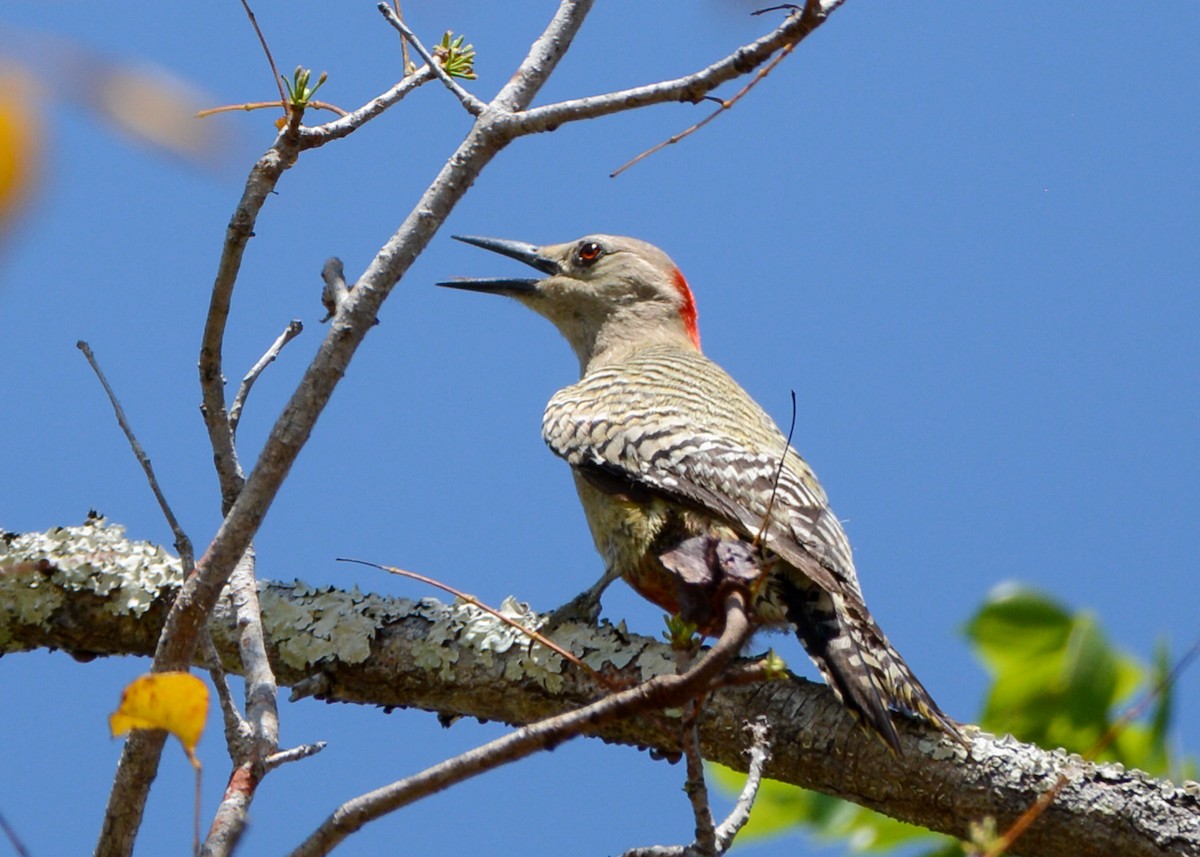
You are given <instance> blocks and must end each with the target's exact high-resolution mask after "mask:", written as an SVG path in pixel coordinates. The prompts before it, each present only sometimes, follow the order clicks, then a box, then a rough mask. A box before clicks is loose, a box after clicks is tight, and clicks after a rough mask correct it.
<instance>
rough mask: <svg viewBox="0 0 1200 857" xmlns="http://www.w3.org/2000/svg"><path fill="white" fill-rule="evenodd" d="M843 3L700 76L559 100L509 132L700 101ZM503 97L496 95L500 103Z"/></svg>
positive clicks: (784, 27) (787, 25)
mask: <svg viewBox="0 0 1200 857" xmlns="http://www.w3.org/2000/svg"><path fill="white" fill-rule="evenodd" d="M837 5H840V3H831V4H830V5H829V6H827V7H824V8H823V10H822V11H821V12H820V14H817V15H815V16H812V17H811V18H810V17H807V16H805V15H804V14H803V13H796V14H793V15H789V16H788V17H787V19H786V20H785V21H784V22H783V23H782V24H781V25H780V26H778V27H777V28H776V29H775V30H773V31H772V32H770V33H768V34H767V35H765V36H763V37H761V38H759V39H757V40H756V41H754V42H751V43H750V44H748V45H745V46H743V47H740V48H738V49H737V50H736V51H734V52H733V53H731V54H730V55H729V56H727V57H725V58H723V59H720V60H718V61H717V62H715V63H713V64H712V65H710V66H708V67H707V68H705V69H702V70H700V71H698V72H694V73H692V74H689V75H686V76H684V77H678V78H675V79H673V80H665V81H662V82H660V83H652V84H648V85H645V86H637V87H633V88H632V89H624V90H620V91H618V92H609V93H605V94H604V95H591V96H587V97H585V98H574V99H569V100H567V101H559V102H556V103H554V104H547V105H544V106H542V107H534V108H532V109H529V110H524V111H521V112H519V113H515V114H513V115H511V116H506V117H504V121H505V125H506V126H508V127H506V130H507V131H508V132H509V133H512V134H514V135H519V134H530V133H535V132H540V131H549V130H551V129H553V128H557V127H559V126H560V125H562V124H564V123H566V122H576V121H579V120H581V119H591V118H593V117H596V116H607V115H610V114H613V113H620V112H623V111H626V110H632V109H636V108H638V107H645V106H646V105H649V104H664V103H667V102H674V101H700V100H701V99H703V98H704V97H705V96H706V95H707V94H708V93H709V92H711V91H712V90H714V89H716V88H717V87H718V86H720V85H721V84H722V83H725V82H727V81H730V80H733V79H734V78H737V77H741V76H743V75H745V74H748V73H749V71H750V70H752V69H754V68H757V67H758V66H760V65H762V64H763V63H764V62H766V61H767V60H769V59H770V58H771V57H772V56H774V54H775V52H776V51H778V50H780V49H781V48H783V47H784V46H786V45H789V44H798V43H799V42H801V41H803V40H804V39H805V38H806V37H807V36H808V35H809V34H811V33H812V32H813V31H814V30H816V29H817V28H818V27H819V26H820V25H821V24H822V23H824V21H825V19H826V18H827V17H828V15H829V13H830V12H831V11H832V10H833V9H834V8H836V6H837ZM499 98H500V96H497V100H499Z"/></svg>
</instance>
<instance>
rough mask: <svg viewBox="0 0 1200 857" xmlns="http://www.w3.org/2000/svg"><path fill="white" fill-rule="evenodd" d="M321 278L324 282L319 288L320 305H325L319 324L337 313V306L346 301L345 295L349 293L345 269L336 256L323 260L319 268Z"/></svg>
mask: <svg viewBox="0 0 1200 857" xmlns="http://www.w3.org/2000/svg"><path fill="white" fill-rule="evenodd" d="M321 279H322V280H324V282H325V287H324V288H322V289H321V305H322V306H324V307H325V317H324V318H322V319H321V324H324V323H325V322H327V321H329V319H331V318H333V317H334V316H335V315H337V311H338V308H339V307H341V305H342V304H344V303H345V302H346V296H347V295H348V294H350V287H349V286H347V285H346V269H345V267H344V266H343V264H342V260H341V259H339V258H338V257H337V256H330V257H329V258H328V259H326V260H325V264H324V266H322V268H321Z"/></svg>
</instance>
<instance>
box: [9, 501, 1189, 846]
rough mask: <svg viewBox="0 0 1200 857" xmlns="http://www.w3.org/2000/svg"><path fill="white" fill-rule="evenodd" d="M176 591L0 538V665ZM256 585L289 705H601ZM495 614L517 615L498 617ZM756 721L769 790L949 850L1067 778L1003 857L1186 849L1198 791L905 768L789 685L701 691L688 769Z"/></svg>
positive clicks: (660, 735) (613, 662) (476, 655)
mask: <svg viewBox="0 0 1200 857" xmlns="http://www.w3.org/2000/svg"><path fill="white" fill-rule="evenodd" d="M178 586H179V566H178V562H177V561H176V560H175V559H174V558H173V557H171V556H170V555H169V554H167V552H166V551H165V550H163V549H162V548H160V547H158V546H155V545H150V544H146V543H142V542H133V541H129V540H127V539H126V538H125V537H124V534H123V533H122V532H121V530H120V528H119V527H112V526H107V525H105V524H104V523H103V522H102V521H91V522H89V523H87V524H85V525H84V526H82V527H74V528H65V529H60V530H53V531H50V532H49V533H44V534H28V535H12V534H9V535H7V536H6V537H4V538H3V539H0V655H4V654H11V653H14V652H18V651H22V650H27V649H33V648H58V649H63V650H65V651H67V652H70V653H73V654H75V655H77V656H84V657H91V656H95V655H108V654H140V655H149V654H151V653H152V652H153V651H154V648H155V644H156V641H157V637H158V633H159V631H160V630H161V623H162V621H163V618H164V617H165V615H166V609H167V602H168V601H169V600H170V598H171V597H172V596H173V595H174V593H175V592H176V591H177V589H178ZM259 586H260V589H259V597H260V600H261V602H262V609H263V625H264V630H265V632H266V640H265V645H266V650H267V654H268V657H269V658H270V659H271V663H272V664H273V666H274V667H275V672H276V675H277V677H278V680H279V683H280V684H281V685H287V686H291V687H293V688H298V689H299V693H300V695H316V696H319V697H322V698H327V699H337V700H339V701H345V702H357V703H363V704H371V705H379V706H385V707H413V708H422V709H426V710H429V711H437V712H441V713H445V714H450V715H466V716H470V717H481V718H486V719H491V720H501V721H505V722H508V723H513V724H527V723H532V722H534V721H537V720H541V719H544V718H546V717H550V716H553V715H556V714H560V713H562V712H564V711H568V710H572V709H575V708H578V707H579V706H581V705H584V704H586V703H588V702H591V701H593V700H594V699H595V698H596V696H597V694H598V693H600V691H599V690H598V689H597V688H596V687H595V685H594V683H593V681H592V680H591V679H590V678H589V677H588V676H585V675H583V674H581V671H579V670H577V669H575V668H572V667H571V666H570V665H569V664H566V663H565V662H564V661H563V659H562V658H561V657H560V656H558V655H556V654H554V653H553V652H549V651H547V650H545V649H543V648H541V647H539V646H536V645H532V646H531V645H530V643H529V641H528V640H527V639H525V638H524V637H523V636H522V635H521V634H520V633H519V632H517V631H515V630H514V629H513V628H511V627H509V626H508V625H505V624H503V623H500V622H498V621H497V620H496V619H494V618H493V617H491V616H489V615H487V614H486V613H484V612H483V611H481V610H478V609H477V608H474V607H470V606H467V605H459V606H453V605H451V606H447V605H443V604H440V603H439V602H437V601H434V600H431V599H423V600H421V601H408V600H404V599H393V598H384V597H381V596H377V595H369V594H361V593H352V592H344V591H341V590H337V589H328V588H323V589H318V588H314V587H311V586H307V585H305V584H303V583H299V582H296V583H270V582H261V583H260V584H259ZM505 609H506V610H507V611H509V612H511V613H513V614H514V615H518V616H526V617H527V618H529V619H533V618H534V616H533V615H532V614H529V611H528V610H527V608H524V607H523V606H522V605H519V604H516V603H512V602H510V603H507V604H506V605H505ZM236 625H237V623H236V616H235V613H234V610H233V608H232V606H231V604H230V603H229V601H228V598H227V597H223V598H222V599H221V600H220V601H219V602H218V605H217V608H216V610H215V611H214V613H213V617H212V622H211V625H210V627H211V630H212V634H213V639H214V641H215V644H216V649H217V651H218V652H219V653H220V656H221V658H222V660H223V661H224V663H225V666H226V668H227V669H229V670H231V671H235V672H236V671H239V670H240V667H239V664H238V655H237V650H238V649H237V627H236ZM554 639H555V641H556V642H557V643H559V644H561V645H564V646H566V647H567V648H569V649H570V650H571V651H572V652H574V653H575V654H576V655H578V656H580V657H581V658H582V659H583V660H584V662H585V663H587V664H588V665H589V666H592V667H593V668H595V669H597V670H601V671H603V672H605V673H606V674H608V675H611V676H614V677H619V678H622V679H624V680H627V681H629V682H630V683H633V682H635V681H639V680H642V679H644V678H648V677H650V676H652V675H657V674H663V673H670V672H672V671H673V670H674V657H673V653H672V652H671V650H670V649H669V647H667V646H666V645H664V644H662V643H659V642H656V641H654V640H651V639H649V638H644V637H636V636H634V637H630V636H629V635H625V634H617V633H616V631H615V630H614V629H612V628H605V627H601V628H591V627H586V626H581V625H565V626H563V627H561V628H559V629H558V630H557V631H556V632H555V634H554ZM757 716H762V717H765V718H766V719H767V721H768V722H769V723H770V724H771V728H772V736H773V737H772V743H773V748H772V760H771V762H770V763H769V765H768V767H767V775H768V776H770V777H773V778H774V779H778V780H783V781H785V782H791V783H795V784H797V785H801V786H805V787H808V788H815V789H818V790H820V791H824V792H827V793H829V794H834V795H838V796H840V797H845V798H848V799H850V800H853V801H855V802H857V803H861V804H863V805H865V806H870V807H872V808H874V809H878V810H880V811H881V812H884V813H886V814H888V815H890V816H893V817H895V818H899V819H903V820H905V821H910V822H913V823H915V824H920V825H923V826H925V827H929V828H931V829H933V830H939V831H942V832H945V833H950V834H953V835H959V836H966V835H967V833H968V826H969V825H970V823H971V822H972V821H977V820H980V819H982V818H984V817H987V816H992V817H995V818H996V819H997V821H998V823H999V825H1000V827H1001V828H1003V827H1004V826H1005V825H1006V824H1008V823H1010V822H1011V821H1012V820H1013V819H1014V818H1015V817H1016V816H1017V815H1018V814H1019V813H1020V812H1021V811H1022V810H1024V809H1025V808H1026V807H1028V806H1029V805H1030V804H1031V803H1032V802H1033V801H1034V800H1035V799H1036V798H1037V796H1038V795H1039V794H1040V793H1041V792H1042V791H1043V790H1045V789H1046V788H1047V787H1049V785H1050V784H1051V783H1053V782H1054V780H1055V778H1056V777H1057V776H1058V775H1059V774H1060V773H1065V774H1066V776H1067V778H1068V780H1069V784H1068V785H1067V787H1066V788H1065V789H1064V790H1063V792H1062V795H1061V797H1060V798H1059V800H1057V801H1056V802H1055V804H1054V805H1053V806H1051V808H1050V809H1049V810H1048V811H1047V812H1046V813H1045V814H1044V815H1043V816H1042V818H1040V819H1039V820H1038V821H1037V822H1036V823H1035V824H1034V825H1033V827H1032V828H1031V829H1030V830H1029V831H1028V832H1027V833H1026V834H1025V835H1024V836H1023V837H1022V839H1021V840H1020V846H1019V853H1020V854H1023V855H1026V857H1040V855H1047V857H1049V855H1061V854H1072V855H1079V857H1092V855H1095V857H1100V855H1105V857H1107V855H1112V854H1121V855H1123V857H1162V856H1163V855H1178V857H1186V855H1195V854H1197V853H1200V784H1197V783H1185V784H1182V785H1178V786H1177V785H1175V784H1173V783H1170V782H1168V781H1166V780H1159V779H1154V778H1152V777H1149V776H1148V775H1146V774H1143V773H1141V772H1138V771H1126V770H1124V769H1122V768H1121V767H1120V766H1117V765H1096V764H1092V763H1087V762H1084V761H1083V760H1081V759H1079V758H1078V757H1073V756H1070V755H1068V754H1066V753H1063V752H1049V751H1046V750H1042V749H1040V748H1037V747H1033V746H1030V745H1027V744H1021V743H1020V742H1017V741H1015V740H1013V739H1011V738H995V737H993V736H990V735H987V734H983V733H978V732H971V746H970V748H969V750H968V749H965V748H963V747H961V746H959V745H957V744H954V743H951V742H948V741H946V740H944V739H943V738H941V737H940V736H939V735H937V734H935V733H933V732H930V731H927V730H925V729H923V728H922V727H921V725H920V724H917V723H912V724H908V725H907V726H906V728H904V729H903V730H902V732H901V741H902V746H903V749H904V752H903V753H902V754H901V755H900V756H895V755H893V754H892V753H890V752H889V751H888V750H887V748H885V747H884V746H883V745H882V744H881V743H880V742H879V741H877V740H875V739H874V738H872V737H871V736H870V735H867V734H865V733H863V732H862V731H861V730H860V729H859V728H858V727H857V726H856V725H855V723H854V721H853V719H852V718H851V717H850V716H849V715H848V714H847V713H846V712H845V710H844V709H843V708H842V706H841V705H839V704H838V702H837V701H836V700H835V699H834V698H833V696H832V694H831V693H829V692H828V691H827V690H826V689H825V688H824V687H821V686H819V685H814V684H811V683H809V682H805V681H803V680H801V679H796V678H788V679H786V680H780V681H772V682H768V683H757V684H747V685H731V686H728V687H725V688H723V689H721V690H718V691H716V692H714V693H713V694H712V696H711V697H710V698H709V700H708V702H707V703H706V705H705V708H704V711H703V713H702V716H701V718H700V722H699V726H700V736H701V746H702V747H703V750H704V755H705V756H706V758H709V759H712V760H714V761H719V762H721V763H723V764H726V765H729V766H731V767H735V768H740V769H744V768H745V765H746V760H745V758H744V756H743V755H742V750H743V749H744V747H745V736H744V733H743V731H742V728H743V724H744V723H745V722H746V721H747V720H749V719H752V718H754V717H757ZM590 734H594V735H596V736H598V737H601V738H604V739H606V740H609V741H619V742H622V743H626V744H633V745H637V746H642V747H653V748H656V749H658V750H660V751H662V752H666V753H677V752H678V750H679V747H678V736H679V732H678V728H677V724H674V723H672V722H669V721H667V720H666V719H665V718H663V717H662V716H661V715H659V716H645V717H641V716H639V717H633V718H629V719H622V720H619V721H614V722H611V723H606V724H602V725H599V726H596V727H595V728H594V729H591V730H590Z"/></svg>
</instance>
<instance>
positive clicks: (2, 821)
mask: <svg viewBox="0 0 1200 857" xmlns="http://www.w3.org/2000/svg"><path fill="white" fill-rule="evenodd" d="M0 831H3V832H4V836H5V837H6V838H7V839H8V842H9V844H10V845H12V847H13V851H15V852H16V854H17V857H29V852H28V851H27V850H25V846H24V845H23V844H22V843H21V838H20V837H19V836H17V831H15V830H13V828H12V825H11V824H9V823H8V819H6V818H5V817H4V814H3V813H0Z"/></svg>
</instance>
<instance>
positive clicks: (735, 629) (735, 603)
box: [291, 590, 752, 857]
mask: <svg viewBox="0 0 1200 857" xmlns="http://www.w3.org/2000/svg"><path fill="white" fill-rule="evenodd" d="M751 631H752V626H751V624H750V620H749V616H748V615H747V613H746V596H745V593H744V592H742V591H741V590H733V591H731V592H730V593H729V594H728V595H727V597H726V601H725V630H724V632H723V633H722V635H721V638H720V639H719V640H718V641H717V643H716V644H715V645H714V646H713V647H712V648H711V649H709V651H708V652H707V653H706V654H705V656H704V657H703V658H702V659H701V660H700V662H699V663H697V664H696V666H695V667H693V668H692V669H691V670H689V671H688V672H687V674H685V675H678V674H670V675H660V676H656V677H654V678H652V679H650V680H649V681H646V682H643V683H642V684H640V685H638V686H637V687H634V688H630V689H629V690H625V691H621V692H620V693H616V694H613V695H611V696H607V697H605V698H603V699H601V700H599V701H597V702H594V703H592V704H591V705H587V706H584V707H583V708H580V709H577V710H575V711H570V712H567V713H566V714H560V715H557V716H555V717H550V718H547V719H545V720H542V721H540V722H538V723H533V724H530V725H529V726H525V727H523V728H521V729H516V730H514V731H513V732H510V733H509V734H508V735H505V736H504V737H502V738H498V739H496V740H495V741H491V742H489V743H487V744H484V745H483V746H481V747H477V748H476V749H474V750H471V751H469V752H467V753H463V754H462V755H460V756H456V757H454V758H453V759H447V760H446V761H444V762H441V763H439V764H437V765H434V766H433V767H431V768H427V769H425V770H424V771H422V772H421V773H419V774H415V775H413V776H411V777H408V778H407V779H404V780H400V781H399V782H396V783H392V784H391V785H389V786H384V787H383V788H380V789H376V790H375V791H373V792H369V793H367V794H365V795H361V796H360V797H358V798H355V799H354V800H352V801H349V802H347V803H345V804H342V806H340V807H339V808H338V809H337V810H336V811H335V812H334V813H333V814H332V815H330V816H329V818H327V819H326V820H325V821H324V822H323V823H322V824H321V826H320V827H318V828H317V829H316V830H315V831H314V832H313V833H312V834H311V835H310V836H309V837H308V838H307V839H306V840H304V842H303V843H301V844H300V846H299V847H298V848H296V850H295V851H293V852H292V853H291V857H319V855H324V854H328V853H329V852H330V851H331V850H332V849H333V848H334V847H335V846H336V845H337V844H338V843H340V842H342V841H343V840H344V839H345V838H346V837H347V836H349V835H350V834H352V833H353V832H354V831H356V830H358V829H359V828H361V827H362V826H363V825H364V824H367V823H368V822H370V821H374V820H376V819H378V818H380V817H382V816H383V815H386V814H387V813H390V812H393V811H395V810H397V809H400V808H401V807H403V806H407V805H408V804H410V803H412V802H414V801H416V800H418V799H420V798H423V797H426V796H428V795H431V794H434V793H436V792H439V791H442V790H443V789H446V788H449V787H450V786H452V785H455V784H457V783H459V782H462V781H463V780H466V779H469V778H470V777H473V776H476V775H478V774H481V773H484V772H486V771H490V770H493V769H495V768H498V767H500V766H501V765H504V764H507V763H509V762H513V761H516V760H517V759H522V758H524V757H526V756H528V755H530V754H531V753H534V752H536V751H538V750H542V749H546V748H549V747H555V746H558V745H560V744H561V743H562V742H563V741H566V740H568V739H570V738H574V737H576V736H578V735H581V734H584V733H585V732H587V731H588V730H589V729H592V728H595V727H596V726H597V725H599V724H602V723H607V722H610V721H612V720H615V719H617V718H624V717H629V716H631V715H633V714H634V713H637V712H640V711H645V710H649V709H660V708H667V707H672V706H677V705H679V704H681V703H683V702H685V701H686V700H688V699H690V698H691V697H692V696H694V695H695V694H696V693H698V692H702V691H703V690H705V689H706V688H707V687H708V686H709V685H710V684H711V682H712V681H713V680H714V679H715V678H716V677H717V676H718V675H719V674H720V672H721V670H722V669H724V667H725V665H726V664H728V663H729V661H731V660H732V659H733V658H734V657H736V656H737V653H738V652H739V651H740V650H741V648H742V646H743V645H745V643H746V640H748V639H749V637H750V633H751Z"/></svg>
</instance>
